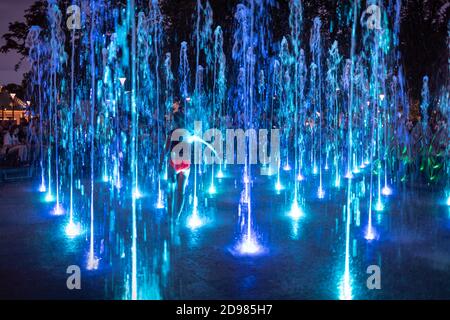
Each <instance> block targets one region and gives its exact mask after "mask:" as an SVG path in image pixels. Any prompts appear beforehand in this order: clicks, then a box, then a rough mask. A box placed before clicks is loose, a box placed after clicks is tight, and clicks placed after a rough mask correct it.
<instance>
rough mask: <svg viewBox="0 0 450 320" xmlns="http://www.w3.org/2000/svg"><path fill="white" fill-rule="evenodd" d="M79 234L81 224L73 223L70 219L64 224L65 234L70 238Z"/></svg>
mask: <svg viewBox="0 0 450 320" xmlns="http://www.w3.org/2000/svg"><path fill="white" fill-rule="evenodd" d="M80 234H81V226H80V224H79V223H78V224H75V223H74V222H73V221H70V222H69V223H68V224H67V226H66V235H67V236H68V237H70V238H74V237H76V236H79V235H80Z"/></svg>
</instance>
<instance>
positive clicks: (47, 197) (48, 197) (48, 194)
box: [45, 192, 55, 202]
mask: <svg viewBox="0 0 450 320" xmlns="http://www.w3.org/2000/svg"><path fill="white" fill-rule="evenodd" d="M53 201H55V197H54V196H53V195H52V194H51V193H50V192H49V193H47V194H46V195H45V202H53Z"/></svg>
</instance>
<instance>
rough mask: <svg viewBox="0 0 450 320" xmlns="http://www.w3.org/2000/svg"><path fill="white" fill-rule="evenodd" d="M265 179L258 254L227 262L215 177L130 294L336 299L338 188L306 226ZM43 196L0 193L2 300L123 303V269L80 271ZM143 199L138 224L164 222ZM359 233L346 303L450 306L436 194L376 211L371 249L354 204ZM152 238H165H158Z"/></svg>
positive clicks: (226, 226)
mask: <svg viewBox="0 0 450 320" xmlns="http://www.w3.org/2000/svg"><path fill="white" fill-rule="evenodd" d="M263 179H265V178H257V179H256V181H255V183H254V187H253V189H252V192H253V194H252V195H253V207H252V209H253V213H254V219H255V225H257V227H256V228H255V229H256V232H257V234H258V241H259V243H260V245H261V253H260V254H259V255H255V256H242V255H239V254H237V253H236V244H237V243H238V242H239V236H240V235H239V232H238V228H237V226H236V224H237V223H236V221H237V205H236V204H237V203H238V201H239V195H240V191H241V190H240V188H239V186H237V187H236V186H235V183H234V180H233V178H228V180H227V178H225V179H223V181H220V182H219V183H218V184H217V194H216V195H215V196H214V197H209V198H208V200H207V208H208V209H207V210H204V212H205V213H204V214H205V215H207V216H208V221H207V222H206V223H205V225H204V226H203V227H202V228H199V229H197V230H195V231H193V230H190V229H189V228H187V227H185V226H184V225H181V226H179V227H178V228H176V231H175V233H176V236H175V237H174V240H173V241H172V242H171V244H169V245H168V248H167V247H166V251H164V252H165V254H166V255H167V256H169V259H170V263H168V265H167V266H166V267H164V266H159V267H158V268H155V267H154V268H153V269H152V270H147V269H146V268H143V269H142V270H140V271H139V275H138V279H139V284H143V283H147V284H148V283H149V282H152V283H156V285H155V286H153V289H151V290H152V291H154V292H155V291H157V293H156V294H148V295H147V294H146V293H145V292H140V297H141V298H149V299H153V298H166V299H339V298H340V297H342V290H341V289H342V279H343V275H344V270H345V268H344V266H345V241H346V234H345V227H344V226H345V224H344V221H343V220H344V219H343V206H342V203H344V202H345V199H343V197H345V196H343V194H344V192H343V190H342V189H341V190H340V191H330V192H328V193H327V196H326V198H325V199H324V200H317V199H314V197H312V196H311V197H307V199H306V204H305V206H304V212H305V214H304V217H302V218H301V219H299V220H298V221H294V220H292V219H291V218H290V217H288V216H287V213H286V208H287V207H289V205H288V202H289V200H288V198H289V197H288V195H287V193H284V192H280V193H279V194H277V193H275V192H274V191H273V187H272V186H270V187H269V186H268V185H267V183H266V182H265V181H263ZM306 193H307V192H306ZM41 198H42V195H41V194H39V193H38V192H36V183H35V182H33V181H25V182H16V183H2V184H1V185H0V283H1V286H0V298H2V299H121V298H123V297H124V293H123V292H121V293H120V290H123V288H124V287H126V285H125V283H126V273H127V272H126V271H124V270H121V269H120V268H121V265H120V264H117V265H116V264H112V265H111V264H106V263H104V261H105V260H104V259H103V260H100V264H99V266H100V267H99V269H98V270H96V271H88V270H86V268H85V266H86V256H87V250H88V238H89V235H88V234H87V233H84V234H83V235H82V236H80V237H78V238H76V239H70V238H67V237H66V236H65V234H64V225H65V223H66V222H67V216H59V217H55V216H52V215H51V214H50V212H51V210H52V206H51V205H49V204H47V203H45V202H43V201H42V199H41ZM145 199H146V198H143V199H142V200H140V201H142V206H141V210H142V212H141V214H142V216H144V217H147V218H146V219H150V220H151V221H152V223H164V222H163V220H164V219H161V220H158V219H156V218H155V217H156V215H157V214H156V213H154V209H153V205H151V204H150V203H147V202H150V201H146V200H145ZM188 205H189V204H188ZM97 206H101V204H97ZM160 214H161V213H160ZM158 221H159V222H158ZM359 224H360V226H356V225H355V224H352V227H351V234H350V237H349V239H350V247H349V255H350V264H349V266H350V269H349V275H350V288H351V298H353V299H449V298H450V251H449V248H450V209H449V208H448V207H447V206H445V205H444V204H443V203H442V194H441V193H440V192H431V191H430V190H429V189H428V188H421V187H416V188H407V189H404V190H403V191H402V192H398V193H394V195H392V196H391V198H390V199H389V202H388V203H387V204H386V208H385V211H383V212H382V213H380V214H378V213H374V227H375V228H376V230H377V233H378V239H377V240H375V241H371V242H368V241H366V240H365V239H364V230H365V226H366V225H367V210H366V205H361V216H360V223H359ZM162 230H164V229H162ZM157 237H158V235H154V238H155V240H154V243H153V242H152V238H150V239H148V238H146V240H145V241H144V240H143V238H142V239H138V241H139V244H138V246H139V248H140V256H139V258H140V259H149V260H151V259H152V258H151V257H152V255H154V254H155V252H156V255H157V254H158V253H159V252H162V251H163V247H164V241H162V240H161V239H156V238H157ZM100 238H101V237H100ZM161 238H167V237H166V236H165V235H164V234H162V235H161ZM96 241H101V239H97V240H96ZM165 243H166V246H167V242H165ZM150 253H151V254H150ZM166 258H167V257H166ZM125 259H126V258H125ZM158 261H159V260H158ZM157 264H158V263H157ZM70 265H79V266H81V269H82V288H81V290H68V289H67V286H66V280H67V277H68V275H67V274H66V269H67V267H68V266H70ZM140 265H141V264H140ZM142 265H146V263H145V261H144V262H143V263H142ZM370 265H376V266H379V267H380V270H381V289H380V290H369V289H368V288H367V283H366V281H367V278H368V277H369V276H370V275H369V274H367V272H366V271H367V267H368V266H370ZM118 275H119V276H118ZM120 275H125V276H120ZM149 279H150V280H149ZM164 279H165V280H164ZM141 287H142V288H144V287H148V286H147V285H142V286H141ZM155 287H156V289H155ZM142 290H144V291H145V290H146V289H142ZM149 290H150V289H149ZM118 292H119V293H118ZM154 292H153V293H154Z"/></svg>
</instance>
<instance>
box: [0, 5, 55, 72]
mask: <svg viewBox="0 0 450 320" xmlns="http://www.w3.org/2000/svg"><path fill="white" fill-rule="evenodd" d="M46 9H47V1H41V0H39V1H36V2H35V3H34V4H32V5H31V6H30V8H29V9H27V10H25V16H24V17H25V22H18V21H16V22H12V23H10V24H9V32H8V33H5V34H4V35H3V36H2V38H3V39H4V40H5V41H6V43H5V44H4V45H3V46H2V47H1V48H0V52H2V53H8V52H11V51H16V52H17V53H19V54H20V55H21V56H22V57H21V59H20V61H19V62H18V63H17V64H16V65H15V70H16V71H17V70H18V69H19V68H20V65H21V63H22V62H23V60H24V59H25V58H26V57H27V56H28V49H27V48H26V47H25V39H26V38H27V35H28V31H29V30H30V28H31V27H32V26H39V27H41V29H42V30H43V32H44V33H46V32H48V27H47V26H48V22H47V17H46Z"/></svg>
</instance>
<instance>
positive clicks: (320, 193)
mask: <svg viewBox="0 0 450 320" xmlns="http://www.w3.org/2000/svg"><path fill="white" fill-rule="evenodd" d="M317 197H318V198H319V199H323V198H324V197H325V190H323V188H322V187H319V190H317Z"/></svg>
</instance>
